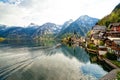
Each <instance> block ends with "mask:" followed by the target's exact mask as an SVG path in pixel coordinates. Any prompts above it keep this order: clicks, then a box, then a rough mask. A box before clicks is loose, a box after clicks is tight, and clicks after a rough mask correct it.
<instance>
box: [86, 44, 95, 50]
mask: <svg viewBox="0 0 120 80" xmlns="http://www.w3.org/2000/svg"><path fill="white" fill-rule="evenodd" d="M88 48H90V49H93V50H97V47H96V46H95V45H94V44H88Z"/></svg>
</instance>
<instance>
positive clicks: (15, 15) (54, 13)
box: [0, 0, 120, 26]
mask: <svg viewBox="0 0 120 80" xmlns="http://www.w3.org/2000/svg"><path fill="white" fill-rule="evenodd" d="M118 3H120V0H0V24H5V25H9V26H13V25H14V26H27V25H29V24H30V23H35V24H38V25H42V24H44V23H46V22H52V23H56V24H60V25H61V24H63V23H64V22H65V21H68V20H70V19H73V20H76V19H77V18H79V17H80V16H82V15H88V16H91V17H94V18H99V19H101V18H103V17H104V16H106V15H108V14H109V13H110V12H111V11H112V10H113V9H114V7H115V6H116V5H117V4H118Z"/></svg>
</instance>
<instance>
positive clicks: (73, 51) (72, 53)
mask: <svg viewBox="0 0 120 80" xmlns="http://www.w3.org/2000/svg"><path fill="white" fill-rule="evenodd" d="M62 51H63V52H64V55H66V56H67V57H69V58H74V57H75V58H76V59H78V60H79V61H80V62H84V63H87V62H88V61H89V55H88V54H87V53H86V52H85V51H84V50H83V49H82V48H80V47H75V48H73V47H67V46H62Z"/></svg>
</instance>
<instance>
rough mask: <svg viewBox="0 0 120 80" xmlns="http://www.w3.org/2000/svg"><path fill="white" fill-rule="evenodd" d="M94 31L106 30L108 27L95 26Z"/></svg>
mask: <svg viewBox="0 0 120 80" xmlns="http://www.w3.org/2000/svg"><path fill="white" fill-rule="evenodd" d="M92 29H93V30H106V26H100V25H95V26H94V27H93V28H92Z"/></svg>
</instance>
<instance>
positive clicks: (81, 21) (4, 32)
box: [0, 15, 98, 40]
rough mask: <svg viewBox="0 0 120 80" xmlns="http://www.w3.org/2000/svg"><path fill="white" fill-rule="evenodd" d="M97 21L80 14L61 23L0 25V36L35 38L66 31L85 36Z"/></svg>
mask: <svg viewBox="0 0 120 80" xmlns="http://www.w3.org/2000/svg"><path fill="white" fill-rule="evenodd" d="M97 22H98V19H96V18H92V17H89V16H87V15H83V16H80V17H79V18H78V19H77V20H75V21H73V20H72V19H70V20H69V21H66V22H65V23H64V24H63V25H57V24H54V23H50V22H48V23H45V24H43V25H41V26H40V25H36V24H34V23H31V24H30V25H28V26H27V27H20V26H10V27H7V26H6V25H0V37H4V38H8V39H22V40H26V39H36V38H40V37H53V36H54V37H56V36H57V37H61V36H62V35H64V34H66V33H74V32H76V33H78V34H80V35H81V36H85V35H86V33H87V32H88V31H89V30H90V29H91V28H92V27H93V26H94V25H95V24H96V23H97Z"/></svg>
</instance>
